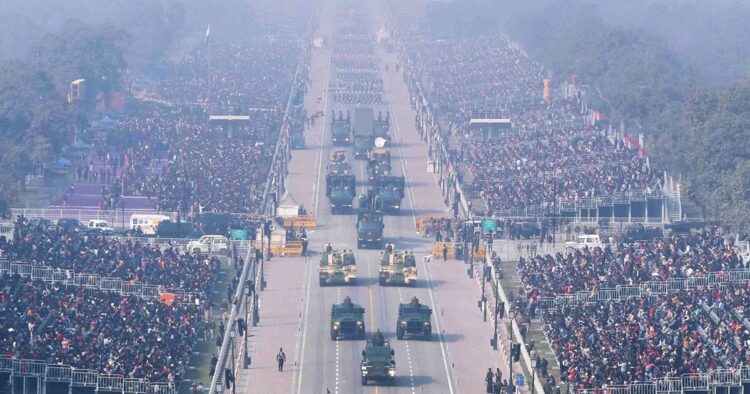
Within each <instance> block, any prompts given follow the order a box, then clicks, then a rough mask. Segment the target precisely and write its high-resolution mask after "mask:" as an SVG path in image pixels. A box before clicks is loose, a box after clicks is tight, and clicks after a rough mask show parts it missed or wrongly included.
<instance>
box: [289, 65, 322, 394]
mask: <svg viewBox="0 0 750 394" xmlns="http://www.w3.org/2000/svg"><path fill="white" fill-rule="evenodd" d="M326 62H327V66H326V69H325V70H326V71H325V78H324V79H325V85H323V86H328V78H329V75H328V72H329V70H330V67H331V58H330V54H329V56H328V59H327V60H326ZM324 96H325V97H324V98H323V114H325V113H326V111H327V109H328V94H324ZM325 129H326V122H325V120H324V121H321V123H320V146H319V148H318V174H317V182H316V183H315V191H314V193H315V194H314V195H313V199H314V203H313V207H314V211H313V212H318V202H319V196H318V194H319V193H318V192H319V190H320V180H321V176H320V175H321V170H322V167H323V145H324V142H323V137H324V135H325ZM311 265H312V264H308V262H307V257H305V266H306V267H308V266H311ZM308 268H309V269H308V271H307V272H308V274H307V280H306V281H305V286H307V294H306V295H305V300H304V303H305V315H304V317H303V319H302V345H301V350H300V356H299V358H297V360H299V369H298V370H299V379H297V394H300V393H302V378H303V376H304V371H305V370H304V365H305V343H306V342H307V316H309V314H308V310H309V308H310V289H311V288H312V286H311V285H310V282H311V281H312V271H313V270H312V267H308ZM292 379H294V377H292ZM292 393H294V386H292Z"/></svg>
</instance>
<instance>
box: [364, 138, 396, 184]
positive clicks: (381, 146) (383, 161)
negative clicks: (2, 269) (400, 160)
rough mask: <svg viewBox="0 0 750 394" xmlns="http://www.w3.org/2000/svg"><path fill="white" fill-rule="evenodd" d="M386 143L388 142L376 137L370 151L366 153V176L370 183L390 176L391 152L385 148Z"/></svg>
mask: <svg viewBox="0 0 750 394" xmlns="http://www.w3.org/2000/svg"><path fill="white" fill-rule="evenodd" d="M387 143H388V141H386V140H385V139H383V138H380V137H378V138H376V139H375V142H374V146H373V147H372V149H371V150H370V151H369V152H367V175H368V177H369V179H370V181H373V180H375V178H377V177H379V176H387V175H390V174H391V152H390V150H388V147H387V146H386V145H387Z"/></svg>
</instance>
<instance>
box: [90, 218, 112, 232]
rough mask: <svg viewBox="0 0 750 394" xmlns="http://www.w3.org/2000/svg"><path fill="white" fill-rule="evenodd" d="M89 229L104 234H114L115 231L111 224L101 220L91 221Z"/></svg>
mask: <svg viewBox="0 0 750 394" xmlns="http://www.w3.org/2000/svg"><path fill="white" fill-rule="evenodd" d="M88 227H89V228H95V229H98V230H102V231H104V232H112V231H115V230H114V229H113V228H112V227H110V226H109V223H107V221H106V220H101V219H91V220H89V223H88Z"/></svg>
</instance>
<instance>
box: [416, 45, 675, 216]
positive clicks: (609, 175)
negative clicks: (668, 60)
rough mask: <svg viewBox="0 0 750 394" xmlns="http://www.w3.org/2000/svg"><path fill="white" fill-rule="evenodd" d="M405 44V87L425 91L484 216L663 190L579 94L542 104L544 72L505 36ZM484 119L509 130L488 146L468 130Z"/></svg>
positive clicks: (644, 163) (637, 155)
mask: <svg viewBox="0 0 750 394" xmlns="http://www.w3.org/2000/svg"><path fill="white" fill-rule="evenodd" d="M403 43H404V48H403V49H404V50H405V51H408V53H409V57H408V62H409V63H410V64H409V65H410V67H408V71H407V73H406V79H407V81H408V82H410V83H409V85H410V86H412V87H414V86H416V85H417V84H418V83H419V84H420V85H421V86H422V87H423V89H424V90H425V94H426V96H427V101H428V102H429V105H430V107H431V108H432V110H433V111H432V112H433V113H434V114H436V115H437V117H438V119H439V120H440V124H442V125H446V126H445V127H444V129H445V130H441V132H442V133H444V135H446V136H452V137H455V139H456V141H457V144H458V145H457V146H456V148H455V154H456V156H457V157H456V159H457V161H458V162H459V163H463V164H464V166H462V168H461V169H460V170H461V171H463V172H465V173H466V176H463V177H462V178H463V179H464V180H465V181H468V183H470V184H469V185H465V187H464V190H465V191H470V192H471V193H473V194H476V195H478V196H480V197H482V198H483V200H484V201H485V203H486V205H487V208H488V212H489V213H492V212H495V211H496V210H499V209H512V208H525V207H528V206H539V205H541V204H543V203H544V202H546V201H553V199H556V200H557V201H562V200H576V199H581V198H586V197H599V196H611V195H613V194H615V193H619V192H643V191H649V190H656V189H658V188H660V187H661V186H660V183H661V181H660V179H659V177H658V174H657V172H655V171H651V169H650V167H649V166H648V162H647V161H646V160H645V158H644V157H642V155H641V152H640V151H639V150H638V149H635V148H633V147H629V146H626V144H624V143H623V142H622V141H620V140H617V139H616V138H614V137H612V136H609V135H607V134H606V133H605V132H604V131H603V130H599V129H598V128H597V127H595V126H594V122H591V120H590V119H589V112H588V111H584V110H583V106H582V103H581V101H580V98H579V97H578V96H576V95H573V96H571V97H560V96H557V95H554V94H551V95H550V97H549V99H547V100H544V99H543V95H542V93H543V85H544V80H545V79H548V78H549V75H548V72H547V71H546V70H544V68H543V67H541V66H540V65H539V64H537V63H535V62H534V61H532V60H531V59H529V58H528V57H527V56H526V55H525V54H524V53H523V52H522V51H521V50H519V49H518V48H517V47H515V46H514V45H513V44H512V43H510V42H509V41H508V40H507V39H505V38H504V37H501V36H483V37H472V38H470V39H446V40H435V39H427V38H424V37H420V36H418V35H416V36H414V37H409V39H406V40H405V41H404V42H403ZM480 113H481V114H482V116H480V115H479V114H480ZM488 113H490V114H491V115H490V116H492V117H503V118H508V119H509V120H510V121H511V124H512V129H511V130H510V131H506V132H504V134H502V135H495V136H494V137H495V138H496V140H495V141H493V142H492V143H487V141H486V138H488V136H487V134H484V135H482V137H478V135H479V134H478V133H475V132H473V131H472V130H470V129H469V127H468V126H469V120H470V119H471V118H472V117H484V116H487V114H488Z"/></svg>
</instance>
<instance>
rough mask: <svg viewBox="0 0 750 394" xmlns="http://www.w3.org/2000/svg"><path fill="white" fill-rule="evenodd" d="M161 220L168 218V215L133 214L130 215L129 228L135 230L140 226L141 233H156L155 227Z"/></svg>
mask: <svg viewBox="0 0 750 394" xmlns="http://www.w3.org/2000/svg"><path fill="white" fill-rule="evenodd" d="M162 220H170V217H169V216H167V215H160V214H145V215H144V214H133V215H131V216H130V229H131V230H136V229H138V228H139V227H140V228H141V231H142V232H143V235H156V227H157V226H159V222H161V221H162Z"/></svg>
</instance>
